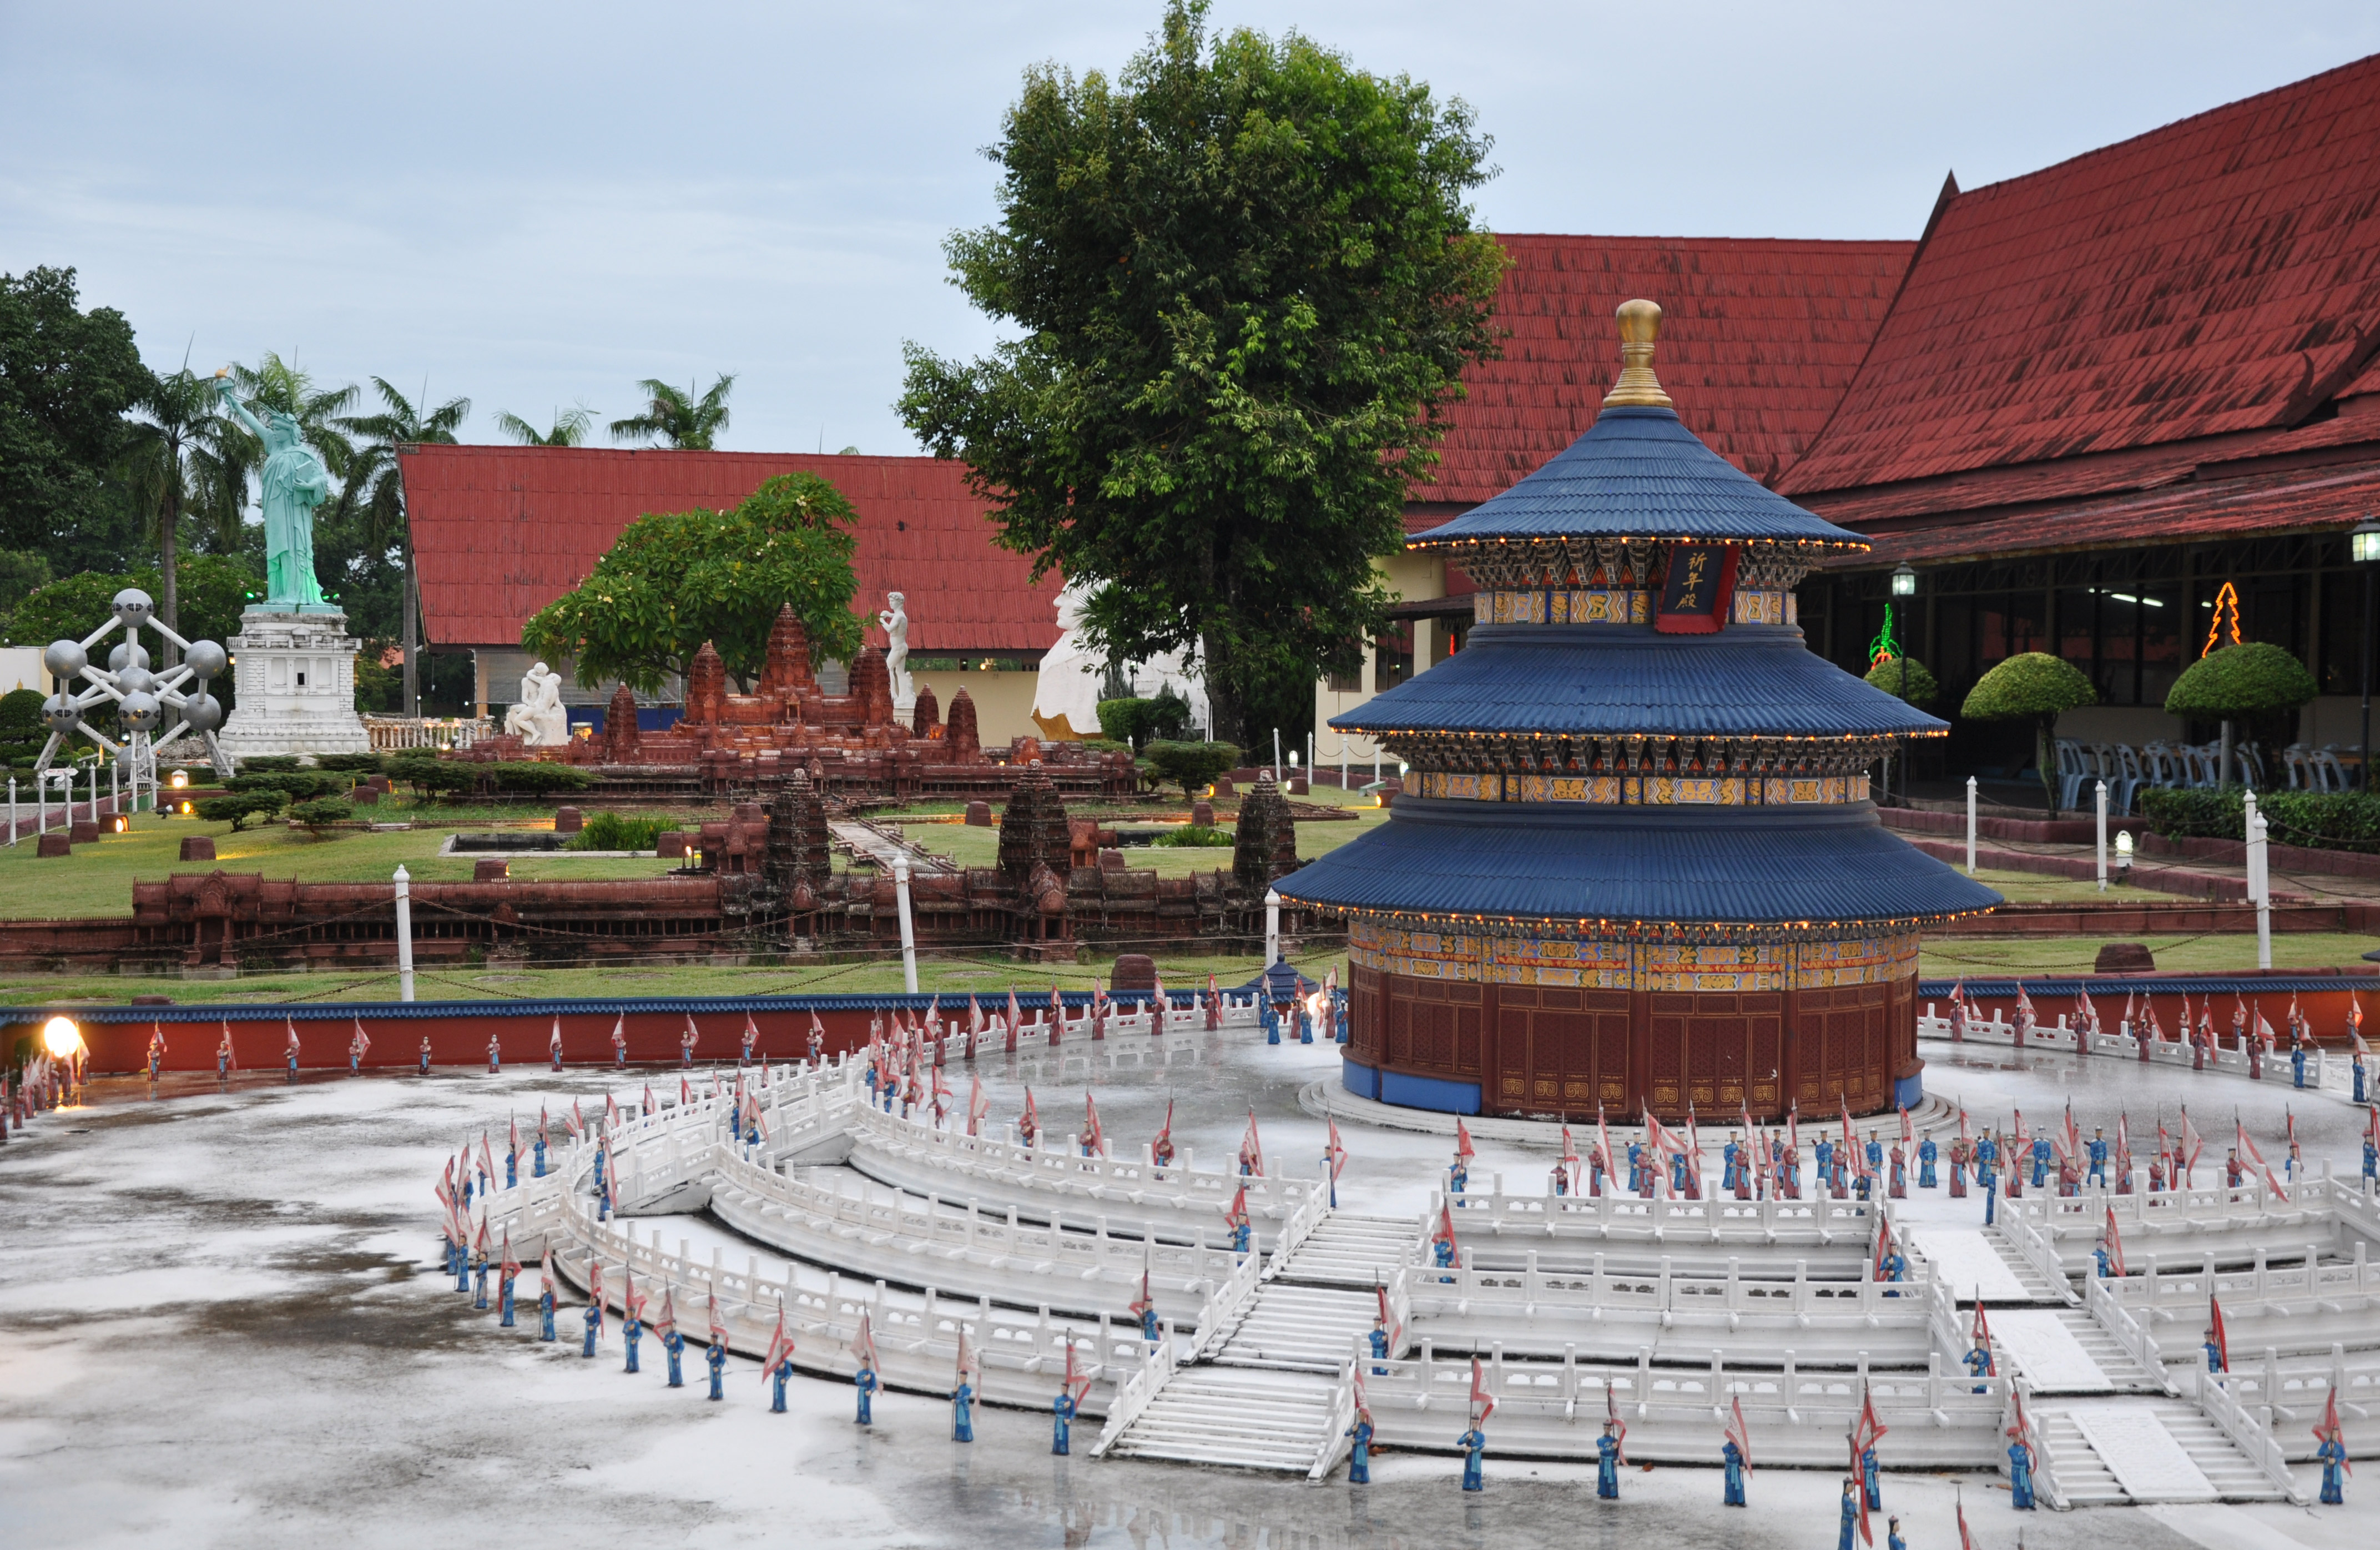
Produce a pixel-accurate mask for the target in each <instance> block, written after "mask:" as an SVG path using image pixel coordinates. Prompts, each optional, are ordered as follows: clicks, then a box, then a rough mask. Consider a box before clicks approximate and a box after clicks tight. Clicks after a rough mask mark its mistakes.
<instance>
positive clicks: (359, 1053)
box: [347, 1018, 371, 1060]
mask: <svg viewBox="0 0 2380 1550" xmlns="http://www.w3.org/2000/svg"><path fill="white" fill-rule="evenodd" d="M354 1021H355V1025H356V1036H355V1037H354V1038H352V1039H349V1040H348V1041H347V1053H348V1054H349V1055H351V1056H355V1057H356V1058H357V1059H358V1060H361V1059H362V1058H363V1057H364V1056H367V1055H369V1054H370V1053H371V1036H370V1034H368V1033H366V1032H365V1031H364V1023H363V1019H361V1018H357V1019H354Z"/></svg>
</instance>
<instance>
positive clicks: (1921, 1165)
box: [1917, 1136, 1965, 1194]
mask: <svg viewBox="0 0 2380 1550" xmlns="http://www.w3.org/2000/svg"><path fill="white" fill-rule="evenodd" d="M1940 1155H1941V1153H1939V1152H1938V1151H1937V1150H1936V1148H1935V1145H1934V1138H1933V1137H1932V1136H1927V1137H1926V1138H1925V1140H1924V1141H1919V1142H1918V1143H1917V1187H1918V1188H1919V1189H1921V1190H1931V1189H1933V1188H1934V1187H1935V1182H1936V1181H1935V1178H1934V1160H1935V1159H1936V1158H1937V1157H1938V1156H1940ZM1964 1192H1965V1191H1964V1190H1961V1193H1962V1194H1963V1193H1964Z"/></svg>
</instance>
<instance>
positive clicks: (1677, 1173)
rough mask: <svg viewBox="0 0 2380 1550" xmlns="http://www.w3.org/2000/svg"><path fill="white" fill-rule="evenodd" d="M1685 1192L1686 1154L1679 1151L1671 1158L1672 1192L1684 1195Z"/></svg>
mask: <svg viewBox="0 0 2380 1550" xmlns="http://www.w3.org/2000/svg"><path fill="white" fill-rule="evenodd" d="M1685 1192H1686V1154H1685V1153H1682V1152H1679V1153H1672V1154H1671V1156H1670V1193H1671V1194H1672V1195H1682V1194H1684V1193H1685Z"/></svg>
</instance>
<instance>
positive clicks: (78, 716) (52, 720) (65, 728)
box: [42, 694, 82, 732]
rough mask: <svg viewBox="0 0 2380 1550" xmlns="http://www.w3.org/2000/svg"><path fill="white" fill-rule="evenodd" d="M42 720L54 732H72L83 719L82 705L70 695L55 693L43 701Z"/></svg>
mask: <svg viewBox="0 0 2380 1550" xmlns="http://www.w3.org/2000/svg"><path fill="white" fill-rule="evenodd" d="M81 720H82V707H81V706H80V705H78V704H76V703H75V702H74V700H73V699H72V697H70V696H68V695H64V694H53V695H51V696H50V697H49V698H48V699H46V700H44V701H42V721H43V722H44V723H45V724H46V725H47V726H49V729H50V730H51V731H53V732H71V731H73V730H74V729H75V726H76V725H77V724H78V723H79V722H80V721H81Z"/></svg>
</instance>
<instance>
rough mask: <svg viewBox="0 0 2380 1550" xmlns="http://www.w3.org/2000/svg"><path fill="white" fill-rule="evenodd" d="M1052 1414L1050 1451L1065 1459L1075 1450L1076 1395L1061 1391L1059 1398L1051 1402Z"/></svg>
mask: <svg viewBox="0 0 2380 1550" xmlns="http://www.w3.org/2000/svg"><path fill="white" fill-rule="evenodd" d="M1050 1415H1051V1417H1052V1418H1053V1419H1052V1420H1051V1422H1050V1452H1052V1453H1054V1454H1058V1455H1060V1456H1061V1457H1063V1456H1064V1455H1066V1454H1069V1453H1072V1452H1073V1451H1074V1450H1075V1449H1074V1444H1073V1441H1072V1438H1073V1434H1074V1422H1075V1397H1074V1395H1073V1394H1072V1393H1070V1392H1068V1391H1067V1390H1065V1389H1060V1390H1059V1391H1058V1397H1056V1398H1055V1399H1052V1400H1051V1401H1050Z"/></svg>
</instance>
